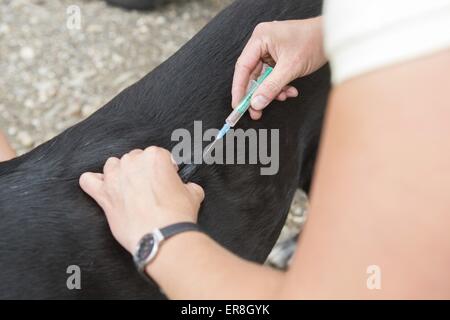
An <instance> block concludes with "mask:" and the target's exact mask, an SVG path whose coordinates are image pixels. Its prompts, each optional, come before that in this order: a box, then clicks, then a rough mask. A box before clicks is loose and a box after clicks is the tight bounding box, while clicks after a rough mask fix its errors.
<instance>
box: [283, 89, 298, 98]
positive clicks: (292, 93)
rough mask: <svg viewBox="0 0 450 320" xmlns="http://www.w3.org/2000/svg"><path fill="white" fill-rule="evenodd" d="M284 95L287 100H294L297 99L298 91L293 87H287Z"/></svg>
mask: <svg viewBox="0 0 450 320" xmlns="http://www.w3.org/2000/svg"><path fill="white" fill-rule="evenodd" d="M285 92H286V95H287V96H288V98H295V97H298V90H297V88H295V87H293V86H288V88H287V90H285Z"/></svg>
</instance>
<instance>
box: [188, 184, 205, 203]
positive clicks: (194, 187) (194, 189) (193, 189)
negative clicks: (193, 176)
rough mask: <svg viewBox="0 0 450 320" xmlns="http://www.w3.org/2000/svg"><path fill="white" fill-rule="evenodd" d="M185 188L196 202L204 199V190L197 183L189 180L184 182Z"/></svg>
mask: <svg viewBox="0 0 450 320" xmlns="http://www.w3.org/2000/svg"><path fill="white" fill-rule="evenodd" d="M186 188H187V189H188V190H189V192H190V193H191V194H192V196H193V197H194V198H195V199H196V200H197V201H198V202H202V201H203V199H205V191H204V190H203V188H202V187H200V186H199V185H198V184H196V183H193V182H189V183H187V184H186Z"/></svg>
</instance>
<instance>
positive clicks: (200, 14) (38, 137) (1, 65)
mask: <svg viewBox="0 0 450 320" xmlns="http://www.w3.org/2000/svg"><path fill="white" fill-rule="evenodd" d="M228 3H231V0H222V1H221V0H191V1H187V0H185V1H183V0H173V1H172V2H171V4H169V5H166V6H161V7H159V8H157V9H156V10H154V11H151V12H137V11H124V10H121V9H119V8H114V7H110V6H108V5H106V4H105V2H103V1H100V0H84V1H83V0H75V1H74V0H58V1H55V0H2V1H1V4H0V19H1V20H0V43H1V46H0V71H1V74H2V77H0V128H1V129H2V130H3V131H4V132H5V133H6V134H7V136H8V137H9V139H10V141H11V143H12V145H13V146H14V148H15V149H16V150H17V151H18V153H19V154H22V153H24V152H27V151H28V150H30V149H32V148H33V147H35V146H37V145H39V144H41V143H42V142H44V141H47V140H48V139H50V138H52V137H54V136H55V135H56V134H58V133H59V132H61V131H62V130H64V129H65V128H67V127H69V126H71V125H73V124H75V123H77V122H79V121H80V120H82V119H84V118H85V117H87V116H89V115H90V114H91V113H92V112H94V111H95V110H96V109H97V108H99V107H101V106H102V105H103V104H104V103H106V102H107V101H109V100H110V99H111V98H112V97H114V96H115V95H116V94H117V93H118V92H120V91H121V90H122V89H124V88H125V87H127V86H129V85H130V84H132V83H133V82H135V81H137V80H138V79H140V78H141V77H142V76H144V75H145V74H146V73H148V72H149V71H150V70H152V69H153V68H154V67H156V66H157V65H159V64H160V63H161V62H162V61H164V60H165V59H167V58H168V57H169V56H170V55H171V54H173V53H174V52H175V51H176V50H177V49H178V48H179V47H180V46H181V45H182V44H183V43H185V42H186V41H187V40H189V39H190V38H191V37H192V36H193V35H194V34H195V33H196V32H197V31H198V30H199V29H200V28H201V27H202V26H204V25H205V24H206V23H207V22H208V21H209V20H210V19H211V18H212V17H213V16H214V15H215V14H216V13H217V12H218V11H219V10H220V9H222V8H223V7H224V6H226V5H227V4H228ZM73 5H75V6H76V7H71V6H73ZM78 8H79V10H80V17H81V20H80V29H77V28H72V26H73V24H70V23H72V22H73V21H74V20H73V17H74V12H75V11H71V10H73V9H75V10H77V9H78ZM68 23H69V25H68ZM68 26H69V27H68ZM306 203H307V201H306V197H305V196H304V195H303V194H302V193H301V192H298V193H297V194H296V197H295V200H294V203H293V205H292V208H291V212H290V215H289V218H288V221H287V223H286V226H285V227H284V229H283V232H282V234H281V237H280V241H279V242H278V244H277V246H276V248H275V249H274V251H273V252H272V254H271V256H270V258H269V263H271V264H272V265H275V266H277V267H281V268H283V267H285V266H286V263H287V261H288V258H289V256H290V254H291V252H292V250H293V248H294V244H295V242H294V241H293V240H290V239H292V237H293V236H295V235H296V234H297V233H298V231H299V229H300V228H301V226H302V224H303V221H304V217H305V210H306V209H305V208H306Z"/></svg>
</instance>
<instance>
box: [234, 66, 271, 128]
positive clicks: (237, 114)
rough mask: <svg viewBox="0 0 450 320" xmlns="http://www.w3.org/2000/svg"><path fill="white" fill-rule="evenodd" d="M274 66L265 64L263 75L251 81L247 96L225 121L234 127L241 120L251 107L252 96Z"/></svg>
mask: <svg viewBox="0 0 450 320" xmlns="http://www.w3.org/2000/svg"><path fill="white" fill-rule="evenodd" d="M272 70H273V69H272V68H271V67H269V66H265V68H264V69H263V73H262V75H261V76H260V77H259V78H258V79H257V80H256V81H255V80H252V81H251V82H250V85H249V88H248V90H247V94H246V95H245V97H244V98H243V99H242V100H241V102H240V103H239V104H238V106H237V107H236V108H235V109H234V110H233V112H231V114H230V115H229V116H228V118H227V119H226V120H225V122H226V123H227V124H228V125H229V126H230V127H234V126H235V125H236V123H237V122H238V121H239V119H240V118H241V117H242V116H243V115H244V113H245V112H246V111H247V110H248V108H249V107H250V103H251V100H252V96H253V94H254V93H255V91H256V89H258V87H259V85H260V84H261V83H262V82H263V81H264V80H265V79H266V78H267V77H268V76H269V74H270V73H271V72H272Z"/></svg>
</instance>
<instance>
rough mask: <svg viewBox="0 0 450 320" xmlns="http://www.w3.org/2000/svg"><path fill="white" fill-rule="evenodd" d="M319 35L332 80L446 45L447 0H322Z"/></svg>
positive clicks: (449, 41)
mask: <svg viewBox="0 0 450 320" xmlns="http://www.w3.org/2000/svg"><path fill="white" fill-rule="evenodd" d="M324 35H325V52H326V54H327V56H328V59H329V61H330V64H331V70H332V81H333V83H334V84H337V83H340V82H342V81H345V80H347V79H350V78H352V77H355V76H357V75H360V74H363V73H366V72H369V71H372V70H375V69H379V68H381V67H384V66H388V65H392V64H396V63H399V62H403V61H407V60H410V59H414V58H417V57H420V56H423V55H429V54H432V53H435V52H438V51H441V50H444V49H447V48H450V0H325V4H324ZM449 54H450V52H449ZM446 72H449V70H447V71H446Z"/></svg>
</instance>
